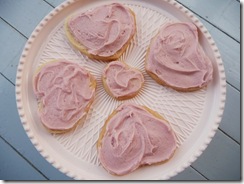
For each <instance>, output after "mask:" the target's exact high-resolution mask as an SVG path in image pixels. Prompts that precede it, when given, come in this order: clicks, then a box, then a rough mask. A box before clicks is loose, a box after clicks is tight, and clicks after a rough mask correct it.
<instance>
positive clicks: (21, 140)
mask: <svg viewBox="0 0 244 184" xmlns="http://www.w3.org/2000/svg"><path fill="white" fill-rule="evenodd" d="M62 2H63V0H21V1H19V0H0V33H1V34H0V58H1V62H0V102H1V103H0V150H1V151H0V179H1V180H71V178H69V177H67V176H66V175H64V174H63V173H61V172H60V171H59V170H57V169H56V168H54V167H53V166H52V165H51V164H49V163H48V162H47V161H46V160H45V159H44V158H43V157H42V156H41V155H40V154H39V152H38V151H37V150H36V149H35V147H34V146H33V145H32V143H31V142H30V140H29V138H28V137H27V135H26V133H25V131H24V129H23V127H22V124H21V121H20V118H19V116H18V111H17V108H16V101H15V77H16V71H17V66H18V62H19V58H20V55H21V53H22V50H23V47H24V45H25V43H26V41H27V39H28V37H29V36H30V34H31V33H32V31H33V30H34V28H35V27H36V26H37V24H38V23H39V22H40V21H41V20H42V19H43V18H44V16H45V15H47V14H48V13H49V12H50V11H51V10H53V9H54V8H55V7H56V6H58V5H59V4H60V3H62ZM178 2H179V3H180V4H182V5H183V6H185V7H186V8H188V9H189V10H191V11H192V12H193V13H194V14H195V15H196V16H197V17H198V18H199V20H200V21H201V22H202V23H203V24H204V25H205V26H206V28H207V29H208V30H209V32H210V34H211V35H212V37H213V39H214V41H215V42H216V44H217V46H218V48H219V50H220V53H221V56H222V60H223V63H224V66H225V72H226V78H227V97H226V105H225V111H224V114H223V118H222V121H221V123H220V126H219V128H218V130H217V132H216V134H215V136H214V138H213V140H212V141H211V143H210V144H209V146H208V147H207V149H206V150H205V151H204V152H203V153H202V155H201V156H200V157H199V158H198V159H197V160H196V161H195V162H194V163H192V164H191V165H190V166H189V167H188V168H186V169H185V170H184V171H183V172H181V173H179V174H178V175H176V176H174V177H173V178H171V180H240V179H241V169H240V167H241V158H240V157H241V153H240V152H241V149H240V139H241V137H240V132H241V130H240V2H239V1H238V0H178Z"/></svg>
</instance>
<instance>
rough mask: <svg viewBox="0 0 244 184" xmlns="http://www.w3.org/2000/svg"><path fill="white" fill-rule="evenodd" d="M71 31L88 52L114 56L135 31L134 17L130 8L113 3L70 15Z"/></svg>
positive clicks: (69, 24)
mask: <svg viewBox="0 0 244 184" xmlns="http://www.w3.org/2000/svg"><path fill="white" fill-rule="evenodd" d="M68 26H69V29H70V32H71V34H72V35H73V36H74V38H75V39H76V40H77V41H78V42H79V43H80V44H82V45H84V46H85V47H86V48H87V50H88V53H90V54H93V55H99V56H104V57H106V56H112V55H114V54H115V53H116V52H117V51H119V50H120V49H121V48H122V47H123V46H124V45H125V44H126V43H127V41H128V40H129V39H130V37H131V36H133V35H134V33H135V20H134V16H133V15H132V14H131V11H130V9H129V8H127V7H125V6H123V5H121V4H119V3H113V4H109V5H103V6H99V7H97V8H95V9H93V10H89V11H86V12H84V13H81V14H79V15H76V16H74V17H71V19H70V21H69V23H68Z"/></svg>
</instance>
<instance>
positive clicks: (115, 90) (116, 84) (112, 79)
mask: <svg viewBox="0 0 244 184" xmlns="http://www.w3.org/2000/svg"><path fill="white" fill-rule="evenodd" d="M102 81H103V86H104V88H105V91H106V92H107V93H108V94H109V95H110V96H112V97H114V98H116V99H117V100H126V99H130V98H133V97H135V96H136V95H137V94H138V93H139V91H140V90H141V88H142V86H143V84H144V77H143V74H142V73H141V72H140V71H139V70H137V69H135V68H131V67H129V66H128V65H127V64H126V63H124V62H120V61H113V62H111V63H109V64H108V65H107V66H106V67H105V69H104V70H103V74H102Z"/></svg>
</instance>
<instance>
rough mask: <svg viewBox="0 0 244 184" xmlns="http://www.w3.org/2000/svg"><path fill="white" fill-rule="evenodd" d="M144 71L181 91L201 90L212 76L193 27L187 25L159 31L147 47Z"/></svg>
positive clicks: (208, 62)
mask: <svg viewBox="0 0 244 184" xmlns="http://www.w3.org/2000/svg"><path fill="white" fill-rule="evenodd" d="M146 70H147V71H150V72H152V73H154V74H155V75H157V76H158V77H159V78H160V79H161V80H163V81H164V82H165V83H166V84H167V85H169V86H172V87H177V88H181V89H187V88H195V87H197V88H198V87H199V88H200V87H203V86H205V85H207V84H208V83H209V82H210V81H211V80H212V75H213V66H212V63H211V61H210V59H209V58H208V56H207V55H206V54H205V52H204V51H203V49H202V48H201V46H200V44H199V42H198V31H197V27H196V26H195V25H194V24H193V23H187V22H186V23H172V24H166V25H165V26H163V27H161V29H160V31H159V34H158V35H157V36H156V38H154V40H153V41H152V43H151V46H150V50H149V53H148V58H147V62H146Z"/></svg>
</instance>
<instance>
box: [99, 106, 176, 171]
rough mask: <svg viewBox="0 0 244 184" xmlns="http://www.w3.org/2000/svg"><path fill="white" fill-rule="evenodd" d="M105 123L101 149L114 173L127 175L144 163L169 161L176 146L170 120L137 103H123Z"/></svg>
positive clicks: (101, 156)
mask: <svg viewBox="0 0 244 184" xmlns="http://www.w3.org/2000/svg"><path fill="white" fill-rule="evenodd" d="M105 126H106V132H105V133H104V137H103V138H102V141H101V146H99V147H98V151H99V158H100V161H101V163H102V165H103V166H104V168H105V169H106V170H108V172H110V173H111V174H116V175H124V174H127V173H130V172H132V171H133V170H135V169H137V168H138V167H139V166H141V165H151V164H154V163H158V162H163V161H166V160H168V159H169V158H170V157H171V156H172V155H173V153H174V151H175V149H176V140H175V135H174V133H173V131H172V129H171V128H170V126H169V124H168V123H167V122H166V121H165V120H162V119H159V118H157V117H156V116H154V115H153V114H151V113H149V111H147V110H146V109H145V108H143V107H141V106H138V105H133V104H122V105H121V106H119V107H118V108H117V109H116V113H115V114H114V115H113V114H112V116H111V117H110V118H109V119H108V120H107V122H106V124H105Z"/></svg>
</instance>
